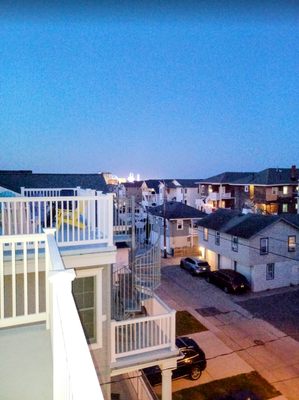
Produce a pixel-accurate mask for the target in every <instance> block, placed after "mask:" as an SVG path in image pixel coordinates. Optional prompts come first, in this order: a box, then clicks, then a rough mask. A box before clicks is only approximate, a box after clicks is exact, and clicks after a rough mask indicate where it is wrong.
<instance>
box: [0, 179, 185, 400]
mask: <svg viewBox="0 0 299 400" xmlns="http://www.w3.org/2000/svg"><path fill="white" fill-rule="evenodd" d="M0 175H1V176H0V185H1V186H2V187H4V188H7V189H9V190H12V191H13V192H14V193H15V194H16V195H17V196H16V197H1V198H0V348H1V361H0V365H1V371H2V374H1V378H0V397H1V398H12V399H13V398H22V399H23V400H27V399H33V398H42V399H45V400H47V399H54V400H56V399H69V398H74V399H86V398H88V399H94V400H95V399H101V398H104V399H110V398H111V395H112V394H113V393H116V392H115V390H116V389H115V386H114V384H113V383H112V382H113V380H116V381H122V382H123V385H131V384H133V383H134V382H136V379H137V378H136V379H134V380H133V379H130V377H131V376H132V375H133V376H134V374H135V376H136V375H138V376H139V375H140V370H141V369H142V368H144V367H149V366H152V365H157V364H158V365H159V366H160V367H161V370H163V372H162V399H163V400H169V399H171V369H173V368H175V366H176V361H177V358H178V350H177V348H176V346H175V311H173V310H171V309H169V308H168V307H167V306H166V305H165V304H164V303H163V302H162V300H161V299H159V298H158V297H157V295H156V294H155V292H154V291H155V289H156V288H157V287H158V285H159V282H160V249H159V248H158V247H157V246H148V245H147V246H143V245H142V244H140V243H139V242H138V238H137V237H136V236H134V238H135V239H134V240H133V235H132V231H134V230H132V225H131V226H130V225H129V224H128V223H127V224H124V225H123V226H121V232H119V225H117V226H116V228H117V230H115V225H114V223H115V221H116V220H117V219H115V218H114V217H113V212H118V211H119V210H118V209H117V208H115V207H114V205H113V202H114V196H113V195H112V194H103V193H101V191H99V190H98V189H100V188H103V187H102V186H100V185H101V180H100V178H99V176H98V175H97V174H95V175H96V176H97V179H96V177H92V178H90V177H89V178H87V177H84V176H81V174H79V175H80V176H81V177H80V178H79V176H77V177H70V176H68V174H67V175H63V174H61V175H60V174H55V175H56V176H55V178H56V179H57V180H56V184H55V187H50V178H53V177H49V175H52V174H32V173H24V174H23V173H20V174H17V175H20V176H16V174H6V175H11V176H10V177H8V178H7V177H6V178H5V177H4V175H5V174H0ZM36 175H40V176H39V177H40V180H39V179H38V177H37V176H36ZM45 175H46V176H47V177H46V176H45ZM57 175H59V176H57ZM63 176H65V179H63ZM12 178H13V179H12ZM84 179H86V180H88V179H93V180H94V183H93V185H92V184H91V183H92V182H91V181H89V183H86V182H85V183H83V181H84ZM53 182H54V181H53V180H52V181H51V183H53ZM58 183H59V184H60V185H61V187H58ZM27 184H30V186H29V188H27V186H26V185H27ZM43 184H44V185H45V187H43ZM73 184H74V185H75V186H73ZM78 186H80V190H79V189H78ZM84 186H87V189H82V187H84ZM20 188H22V189H20ZM20 192H21V193H20ZM21 194H22V195H21ZM133 210H134V209H133ZM132 219H134V218H132ZM152 229H154V228H152ZM121 243H122V244H126V246H123V245H121ZM128 247H129V248H130V251H129V252H128ZM128 253H129V257H128ZM33 377H34V378H33ZM33 380H34V381H33ZM137 381H138V382H137V384H136V388H134V389H135V390H136V391H139V390H142V395H140V396H141V397H142V398H145V399H147V398H150V394H149V393H148V390H147V387H146V385H145V384H144V382H143V380H142V378H138V379H137ZM118 393H119V392H118ZM137 396H138V394H137Z"/></svg>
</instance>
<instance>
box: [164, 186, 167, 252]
mask: <svg viewBox="0 0 299 400" xmlns="http://www.w3.org/2000/svg"><path fill="white" fill-rule="evenodd" d="M163 190H164V192H163V221H164V224H163V231H164V256H163V257H164V258H167V244H166V196H165V193H166V192H165V190H166V186H165V182H164V189H163Z"/></svg>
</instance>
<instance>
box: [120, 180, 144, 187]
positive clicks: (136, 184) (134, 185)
mask: <svg viewBox="0 0 299 400" xmlns="http://www.w3.org/2000/svg"><path fill="white" fill-rule="evenodd" d="M142 184H143V181H136V182H125V183H123V185H124V187H125V188H140V187H141V186H142Z"/></svg>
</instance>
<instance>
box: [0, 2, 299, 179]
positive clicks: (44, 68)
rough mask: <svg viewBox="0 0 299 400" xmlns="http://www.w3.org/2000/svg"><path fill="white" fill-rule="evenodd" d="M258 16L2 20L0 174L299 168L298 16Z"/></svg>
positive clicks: (104, 12) (170, 8)
mask: <svg viewBox="0 0 299 400" xmlns="http://www.w3.org/2000/svg"><path fill="white" fill-rule="evenodd" d="M108 3H109V2H108ZM228 3H229V2H228ZM260 3H263V6H261V5H260V6H258V4H259V2H256V3H251V6H249V5H248V6H246V7H245V6H244V7H241V5H240V4H241V3H238V2H230V6H227V7H226V8H225V9H224V8H223V6H220V5H219V6H216V5H215V7H210V8H206V7H205V6H204V2H202V3H199V2H198V3H197V4H198V5H197V6H195V3H192V2H189V3H188V2H185V6H184V7H183V6H179V5H178V4H175V3H166V2H165V3H163V2H155V3H154V2H153V4H154V5H155V6H157V7H154V6H144V7H143V8H142V9H141V8H139V9H138V8H136V7H134V5H133V3H128V5H127V7H126V8H124V7H123V8H120V7H117V6H115V7H112V6H111V7H108V6H106V7H105V6H104V3H103V6H98V7H95V6H94V5H92V3H91V2H90V3H87V4H89V6H84V7H83V6H80V5H79V3H78V6H77V7H76V8H74V7H73V8H71V7H69V8H68V7H65V8H64V9H63V10H62V9H58V8H49V7H44V8H43V9H36V8H34V7H33V6H32V7H31V8H30V9H29V8H26V9H25V8H24V9H22V8H15V9H12V8H9V7H8V6H7V7H4V8H2V10H1V12H0V23H1V25H0V115H1V118H0V140H1V142H0V143H1V158H0V169H33V170H34V172H99V171H111V172H112V173H115V174H117V175H119V176H128V174H129V172H130V171H133V172H135V173H137V172H139V173H140V174H141V178H158V177H160V178H171V177H176V178H205V177H208V176H211V175H214V174H217V173H220V172H223V171H258V170H261V169H264V168H267V167H277V166H280V167H289V166H291V164H296V163H297V165H298V166H299V159H298V152H299V132H298V126H299V17H298V16H299V9H298V8H297V7H296V6H293V7H292V5H291V2H287V1H285V2H282V3H281V4H284V6H282V5H281V4H280V3H278V2H274V1H273V2H264V1H262V2H260ZM294 3H295V2H294ZM144 4H145V3H144ZM161 4H164V5H163V6H161ZM215 4H216V3H215ZM219 4H220V3H219ZM247 4H249V3H247ZM200 5H201V7H200Z"/></svg>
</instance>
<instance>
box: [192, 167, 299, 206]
mask: <svg viewBox="0 0 299 400" xmlns="http://www.w3.org/2000/svg"><path fill="white" fill-rule="evenodd" d="M298 178H299V174H298V171H297V169H296V167H295V165H293V166H292V167H291V168H267V169H265V170H263V171H260V172H224V173H222V174H219V175H216V176H213V177H211V178H208V179H205V180H203V181H202V182H201V183H200V191H201V198H200V199H199V200H197V202H196V206H197V208H198V209H202V210H204V211H206V212H207V213H210V212H212V211H215V210H216V209H218V208H230V209H237V210H243V209H244V210H249V211H251V212H258V213H263V214H281V213H297V212H298V204H297V203H298Z"/></svg>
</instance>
